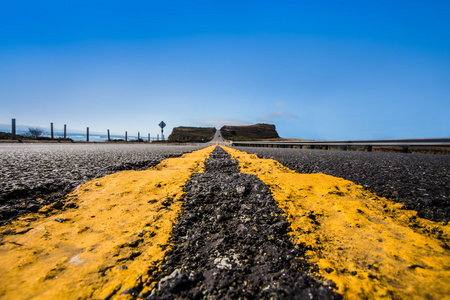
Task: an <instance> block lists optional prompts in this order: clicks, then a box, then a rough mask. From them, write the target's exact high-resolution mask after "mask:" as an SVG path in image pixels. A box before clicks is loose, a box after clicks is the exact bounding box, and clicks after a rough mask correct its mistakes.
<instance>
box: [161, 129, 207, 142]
mask: <svg viewBox="0 0 450 300" xmlns="http://www.w3.org/2000/svg"><path fill="white" fill-rule="evenodd" d="M215 133H216V128H214V127H184V126H180V127H175V128H174V129H173V131H172V133H171V134H170V136H169V142H208V141H210V140H212V138H213V137H214V134H215Z"/></svg>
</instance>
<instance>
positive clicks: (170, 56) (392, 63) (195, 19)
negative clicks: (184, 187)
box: [0, 0, 450, 139]
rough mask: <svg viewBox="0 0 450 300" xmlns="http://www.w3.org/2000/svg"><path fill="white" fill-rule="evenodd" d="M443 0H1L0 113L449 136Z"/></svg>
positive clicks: (131, 124) (108, 124)
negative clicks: (269, 124) (256, 124)
mask: <svg viewBox="0 0 450 300" xmlns="http://www.w3.org/2000/svg"><path fill="white" fill-rule="evenodd" d="M449 15H450V2H449V1H436V0H430V1H396V0H390V1H384V0H377V1H375V0H365V1H338V0H334V1H324V0H323V1H320V0H318V1H302V0H298V1H264V0H259V1H232V0H231V1H230V0H229V1H195V0H191V1H170V0H167V1H151V0H147V1H113V0H109V1H95V0H90V1H84V0H78V1H74V0H73V1H69V0H67V1H46V0H42V1H25V0H23V1H22V0H14V1H12V0H5V1H2V2H0V105H1V106H0V107H1V109H0V123H6V124H8V123H10V120H11V118H16V119H17V122H18V124H26V125H30V126H31V125H33V126H48V124H49V123H50V122H53V123H54V125H55V127H59V128H62V127H63V124H67V125H68V128H72V129H79V130H85V128H86V127H90V130H91V131H93V132H103V131H106V129H108V128H109V129H110V130H111V131H112V132H114V133H122V132H124V131H125V130H127V131H128V132H129V134H130V133H133V132H136V133H137V131H140V132H141V135H143V136H147V133H150V134H151V135H152V136H154V135H156V133H158V132H159V131H160V129H159V127H158V124H159V122H160V121H161V120H164V121H165V122H166V123H167V127H166V129H165V132H166V133H167V134H168V133H170V132H171V129H172V128H173V127H176V126H216V127H220V126H222V125H237V124H254V123H261V122H264V123H271V124H275V125H276V126H277V130H278V132H279V134H280V135H281V136H282V137H287V138H288V137H290V138H307V139H372V138H426V137H448V136H450V118H449V112H450V34H449V33H450V18H449V17H448V16H449Z"/></svg>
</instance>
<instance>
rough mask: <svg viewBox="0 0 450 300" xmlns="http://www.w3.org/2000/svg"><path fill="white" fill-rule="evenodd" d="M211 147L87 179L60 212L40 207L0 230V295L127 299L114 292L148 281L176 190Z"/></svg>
mask: <svg viewBox="0 0 450 300" xmlns="http://www.w3.org/2000/svg"><path fill="white" fill-rule="evenodd" d="M213 148H214V147H208V148H205V149H202V150H199V151H195V152H193V153H190V154H185V155H183V156H182V157H180V158H170V159H166V160H164V161H162V162H161V163H160V164H158V165H157V166H156V167H154V168H151V169H149V170H146V171H124V172H119V173H116V174H113V175H109V176H106V177H104V178H101V179H96V180H93V181H90V182H88V183H86V184H83V185H81V186H80V187H79V188H78V189H77V190H75V191H74V192H73V193H72V194H70V195H68V196H67V199H66V201H65V208H64V209H62V210H55V209H53V208H54V207H52V206H50V207H45V208H43V209H41V211H40V212H39V213H36V214H31V215H27V216H25V217H22V218H20V219H19V220H17V221H15V222H14V223H12V224H11V225H8V226H5V227H3V228H1V231H2V232H13V233H14V234H7V235H3V237H2V239H1V243H0V261H1V263H0V298H1V299H87V298H89V299H91V298H92V299H109V298H111V297H113V298H124V299H128V298H130V295H127V294H124V295H121V294H122V293H123V292H124V291H126V290H127V289H129V288H132V287H134V286H137V285H139V284H141V283H142V282H144V283H148V282H149V281H151V278H149V275H148V273H149V269H150V268H151V267H152V266H158V263H159V262H160V261H161V259H162V258H163V256H164V253H165V250H164V249H165V247H161V246H164V245H167V243H168V240H169V237H170V234H171V231H172V224H173V223H174V221H175V219H176V218H177V216H178V214H179V212H180V208H181V201H180V197H181V196H182V194H183V186H184V185H185V183H186V181H187V180H188V179H189V178H190V176H191V175H192V174H193V173H194V172H202V171H203V170H204V160H205V159H206V158H207V157H208V156H209V154H210V153H211V152H212V150H213ZM167 197H169V198H170V199H171V200H168V199H167ZM75 205H76V206H78V208H69V207H73V206H75ZM167 206H168V207H169V209H167V208H166V207H167ZM58 220H59V221H62V220H64V222H62V223H60V222H58Z"/></svg>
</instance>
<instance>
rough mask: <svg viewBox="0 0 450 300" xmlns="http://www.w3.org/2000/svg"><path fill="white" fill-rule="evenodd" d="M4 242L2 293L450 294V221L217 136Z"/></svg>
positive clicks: (31, 219) (13, 230)
mask: <svg viewBox="0 0 450 300" xmlns="http://www.w3.org/2000/svg"><path fill="white" fill-rule="evenodd" d="M216 142H217V143H219V142H222V141H220V137H219V136H217V139H216ZM1 238H2V240H1V243H0V259H1V261H2V262H3V263H2V265H1V266H0V281H1V282H2V285H1V286H0V298H2V299H11V298H14V299H29V298H33V297H34V298H36V299H45V298H58V299H74V298H84V299H90V298H92V299H136V298H137V297H139V298H144V299H169V298H177V297H181V298H227V297H228V298H235V297H246V298H258V299H269V298H273V297H277V298H285V299H289V298H292V297H293V296H297V297H301V296H303V297H307V298H311V297H313V298H314V297H316V298H319V297H322V298H326V299H341V297H342V296H344V298H346V299H361V298H371V299H373V298H379V299H383V298H386V299H391V298H396V299H397V298H398V299H410V298H414V297H416V298H434V299H441V298H444V297H446V296H448V294H449V291H450V286H449V283H448V282H449V281H448V278H450V270H448V268H447V266H448V265H450V250H449V249H450V242H449V241H450V228H449V225H448V224H443V223H442V222H433V221H430V220H426V219H422V218H420V217H418V216H417V212H414V211H410V210H405V209H402V207H401V204H398V203H395V202H392V201H390V200H389V199H385V198H383V197H380V196H379V195H376V194H374V193H372V192H370V191H368V190H366V189H364V188H363V187H361V186H360V185H357V184H355V183H353V182H351V181H348V180H345V179H342V178H338V177H334V176H331V175H325V174H300V173H298V172H295V171H293V170H290V169H287V168H286V167H284V166H283V165H281V164H280V163H279V162H277V161H274V160H272V159H263V158H258V157H257V156H255V155H250V154H248V153H246V152H242V151H239V150H236V149H232V148H229V147H223V150H222V147H216V146H215V145H212V146H210V147H207V148H204V149H201V150H197V151H194V152H192V153H188V154H185V155H183V156H182V157H177V158H169V159H166V160H163V161H161V162H160V163H159V164H158V165H157V166H155V167H153V168H150V169H148V170H143V171H123V172H118V173H115V174H111V175H108V176H105V177H102V178H98V179H95V180H92V181H90V182H87V183H85V184H83V185H81V186H80V187H79V188H77V189H76V190H75V191H74V192H73V193H71V194H70V195H68V197H66V198H65V199H64V200H63V201H61V202H60V203H59V204H58V205H52V206H46V207H43V208H41V209H40V211H39V212H38V213H34V214H28V215H26V216H24V217H22V218H19V219H18V220H17V221H14V222H12V223H11V224H9V225H6V226H3V227H2V237H1ZM341 295H342V296H341Z"/></svg>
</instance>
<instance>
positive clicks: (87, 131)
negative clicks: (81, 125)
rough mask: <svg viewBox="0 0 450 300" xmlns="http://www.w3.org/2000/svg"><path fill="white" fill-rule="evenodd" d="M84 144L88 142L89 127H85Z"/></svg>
mask: <svg viewBox="0 0 450 300" xmlns="http://www.w3.org/2000/svg"><path fill="white" fill-rule="evenodd" d="M86 142H89V127H86Z"/></svg>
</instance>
